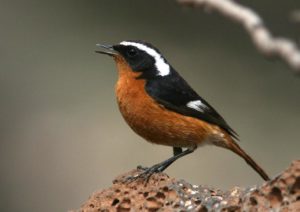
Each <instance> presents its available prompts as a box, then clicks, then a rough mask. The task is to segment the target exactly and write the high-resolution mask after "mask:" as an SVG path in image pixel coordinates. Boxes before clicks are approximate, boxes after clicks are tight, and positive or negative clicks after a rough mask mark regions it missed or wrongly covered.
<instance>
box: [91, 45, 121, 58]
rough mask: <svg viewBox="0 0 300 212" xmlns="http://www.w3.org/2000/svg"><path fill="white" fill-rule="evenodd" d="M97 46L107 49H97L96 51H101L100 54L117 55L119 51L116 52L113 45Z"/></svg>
mask: <svg viewBox="0 0 300 212" xmlns="http://www.w3.org/2000/svg"><path fill="white" fill-rule="evenodd" d="M96 46H97V47H101V48H104V49H105V50H104V51H102V50H96V51H95V52H96V53H99V54H106V55H109V56H115V55H117V53H116V52H115V50H114V49H113V46H112V45H103V44H96Z"/></svg>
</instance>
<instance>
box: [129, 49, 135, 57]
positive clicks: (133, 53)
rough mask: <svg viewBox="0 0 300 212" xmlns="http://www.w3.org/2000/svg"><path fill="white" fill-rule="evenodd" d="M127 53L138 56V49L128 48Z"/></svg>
mask: <svg viewBox="0 0 300 212" xmlns="http://www.w3.org/2000/svg"><path fill="white" fill-rule="evenodd" d="M127 55H128V56H129V57H134V56H136V55H137V51H136V49H134V48H130V49H128V51H127Z"/></svg>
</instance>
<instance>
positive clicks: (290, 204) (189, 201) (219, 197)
mask: <svg viewBox="0 0 300 212" xmlns="http://www.w3.org/2000/svg"><path fill="white" fill-rule="evenodd" d="M139 172H140V170H132V171H130V172H128V173H125V174H122V175H121V176H119V177H117V178H116V179H115V180H114V181H113V185H112V186H111V187H110V188H108V189H104V190H102V191H99V192H96V193H94V194H93V195H92V196H91V197H90V198H89V199H88V200H87V201H86V202H85V203H84V204H83V205H82V207H81V208H80V209H79V210H78V211H81V212H90V211H103V212H106V211H118V212H123V211H124V212H125V211H201V212H206V211H228V212H229V211H230V212H233V211H271V210H273V211H300V160H297V161H294V162H293V163H292V164H291V165H290V167H289V168H288V169H287V170H285V171H284V172H283V173H282V174H280V175H279V176H277V177H275V178H274V179H272V180H270V181H269V182H266V183H264V184H263V185H261V186H260V187H257V186H253V187H250V188H240V187H234V188H232V189H230V190H228V191H221V190H220V189H217V188H212V187H208V186H202V185H191V184H190V183H188V182H186V181H184V180H176V179H174V178H171V177H169V176H168V175H166V174H165V173H156V174H154V175H152V176H151V178H150V179H149V181H148V182H145V181H143V180H142V179H138V180H135V181H132V182H130V183H129V182H126V180H125V179H127V178H128V177H129V176H135V175H137V174H138V173H139Z"/></svg>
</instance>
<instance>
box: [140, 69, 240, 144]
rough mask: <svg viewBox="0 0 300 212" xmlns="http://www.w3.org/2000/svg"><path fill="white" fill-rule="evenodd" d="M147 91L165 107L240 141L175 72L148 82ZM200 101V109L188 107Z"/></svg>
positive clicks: (211, 108)
mask: <svg viewBox="0 0 300 212" xmlns="http://www.w3.org/2000/svg"><path fill="white" fill-rule="evenodd" d="M145 89H146V91H147V93H148V94H149V95H150V96H151V97H152V98H153V99H155V100H156V101H157V102H158V103H159V104H161V105H163V106H164V107H166V108H168V109H170V110H172V111H175V112H177V113H180V114H183V115H186V116H191V117H195V118H198V119H201V120H204V121H206V122H208V123H211V124H215V125H217V126H219V127H221V128H222V129H224V130H225V131H226V132H228V133H229V134H230V135H231V136H232V137H234V138H235V139H238V138H237V137H238V135H237V133H236V132H235V131H234V130H233V129H232V128H231V127H230V126H229V125H228V124H227V123H226V121H225V120H224V119H223V117H222V116H221V115H220V114H219V113H218V112H217V111H216V110H215V109H214V108H213V107H212V106H210V105H209V104H208V103H207V102H206V101H205V100H204V99H202V98H201V97H200V96H199V95H198V94H197V93H196V92H195V91H194V90H193V89H192V88H191V87H190V86H189V85H188V83H187V82H186V81H185V80H184V79H183V78H182V77H181V76H180V75H179V74H178V73H177V72H176V71H175V70H172V72H171V74H170V75H168V76H164V77H160V78H156V79H150V80H147V83H146V86H145ZM199 100H200V103H201V105H200V106H199V108H196V107H191V105H190V106H188V105H187V104H188V103H189V102H191V101H198V102H199ZM194 106H195V105H194Z"/></svg>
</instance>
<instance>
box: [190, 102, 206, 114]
mask: <svg viewBox="0 0 300 212" xmlns="http://www.w3.org/2000/svg"><path fill="white" fill-rule="evenodd" d="M186 106H187V107H189V108H192V109H195V110H197V111H199V112H204V110H205V109H206V108H207V106H206V105H205V104H203V103H202V101H201V100H194V101H190V102H188V103H187V104H186Z"/></svg>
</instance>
